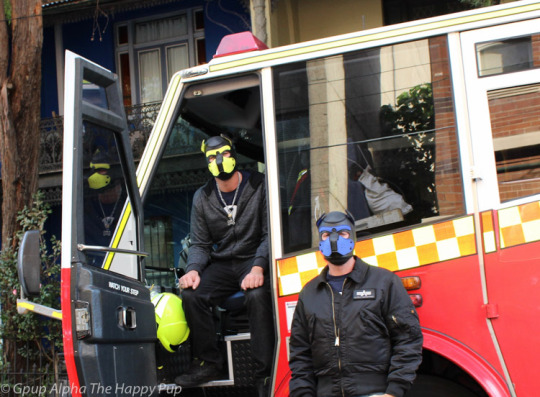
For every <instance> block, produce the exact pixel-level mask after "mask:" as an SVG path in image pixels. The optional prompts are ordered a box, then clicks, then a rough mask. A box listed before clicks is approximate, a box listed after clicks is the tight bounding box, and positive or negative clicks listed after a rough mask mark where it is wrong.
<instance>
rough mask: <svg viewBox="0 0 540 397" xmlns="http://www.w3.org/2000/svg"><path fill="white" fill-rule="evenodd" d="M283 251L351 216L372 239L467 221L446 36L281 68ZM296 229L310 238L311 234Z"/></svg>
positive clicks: (304, 244)
mask: <svg viewBox="0 0 540 397" xmlns="http://www.w3.org/2000/svg"><path fill="white" fill-rule="evenodd" d="M274 81H275V90H276V92H275V98H276V128H277V135H278V156H279V158H278V162H279V175H280V186H281V205H282V225H283V245H284V252H285V253H290V252H293V251H298V250H304V249H311V248H315V247H316V245H317V244H318V240H319V239H318V234H317V231H316V229H315V227H314V223H315V219H316V218H317V217H318V216H320V215H321V214H322V213H323V212H326V213H328V212H329V211H335V210H345V209H347V210H349V211H350V212H352V214H353V215H354V217H355V219H356V227H357V234H358V235H359V236H362V235H369V234H372V233H376V232H381V231H385V230H392V229H397V228H401V227H403V226H407V225H411V224H415V223H419V222H428V221H431V220H435V219H437V218H438V217H448V216H453V215H458V214H462V213H463V212H464V204H463V197H462V186H461V175H460V168H459V158H458V150H457V138H456V126H455V124H454V123H455V122H454V109H453V102H452V92H451V82H450V76H449V65H448V53H447V44H446V39H445V38H444V37H436V38H431V39H429V40H421V41H416V42H411V43H404V44H399V45H394V46H387V47H382V48H376V49H370V50H364V51H359V52H356V53H351V54H346V55H342V56H333V57H328V58H325V59H320V60H313V61H308V62H302V63H297V64H292V65H285V66H281V67H279V68H276V71H275V75H274ZM298 230H312V233H311V235H310V234H307V233H298Z"/></svg>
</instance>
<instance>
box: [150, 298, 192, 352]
mask: <svg viewBox="0 0 540 397" xmlns="http://www.w3.org/2000/svg"><path fill="white" fill-rule="evenodd" d="M152 303H153V304H154V309H155V313H156V323H157V337H158V339H159V341H160V343H161V345H162V346H163V347H164V348H165V350H167V351H169V352H171V353H174V352H175V351H176V350H177V349H178V347H179V346H180V344H182V343H183V342H185V341H186V339H187V338H188V336H189V328H188V325H187V321H186V316H185V315H184V309H183V308H182V299H180V297H179V296H177V295H174V294H171V293H170V292H163V293H161V294H157V295H155V296H154V297H153V298H152Z"/></svg>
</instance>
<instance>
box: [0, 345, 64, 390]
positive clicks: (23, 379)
mask: <svg viewBox="0 0 540 397" xmlns="http://www.w3.org/2000/svg"><path fill="white" fill-rule="evenodd" d="M21 343H22V345H21ZM30 343H34V342H25V343H24V342H18V341H15V340H12V339H2V340H1V342H0V352H2V355H3V353H4V352H5V351H6V350H10V351H19V352H20V351H26V352H28V351H30V350H31V349H30V347H31V346H30ZM2 361H3V360H2V359H0V396H2V397H15V396H30V397H32V396H36V397H38V396H39V397H42V396H47V397H66V396H70V395H71V393H70V388H69V382H68V377H67V371H66V365H65V361H64V354H63V353H58V352H52V356H47V357H46V356H45V354H44V353H43V352H40V353H38V355H37V357H36V356H34V357H32V359H30V358H29V357H24V356H22V355H20V354H15V355H14V357H13V358H12V360H11V361H10V362H8V363H2Z"/></svg>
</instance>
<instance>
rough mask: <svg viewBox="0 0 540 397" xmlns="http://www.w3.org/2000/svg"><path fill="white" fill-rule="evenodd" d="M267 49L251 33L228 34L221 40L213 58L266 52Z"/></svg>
mask: <svg viewBox="0 0 540 397" xmlns="http://www.w3.org/2000/svg"><path fill="white" fill-rule="evenodd" d="M266 49H268V47H267V46H266V44H264V43H263V42H262V41H260V40H259V39H258V38H256V37H255V36H254V35H253V33H251V32H241V33H234V34H229V35H227V36H225V37H223V38H222V39H221V42H220V43H219V46H218V48H217V51H216V54H215V55H214V58H219V57H225V56H228V55H234V54H242V53H244V52H250V51H260V50H266Z"/></svg>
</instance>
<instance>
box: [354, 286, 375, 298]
mask: <svg viewBox="0 0 540 397" xmlns="http://www.w3.org/2000/svg"><path fill="white" fill-rule="evenodd" d="M353 299H375V288H368V289H357V290H354V295H353Z"/></svg>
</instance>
